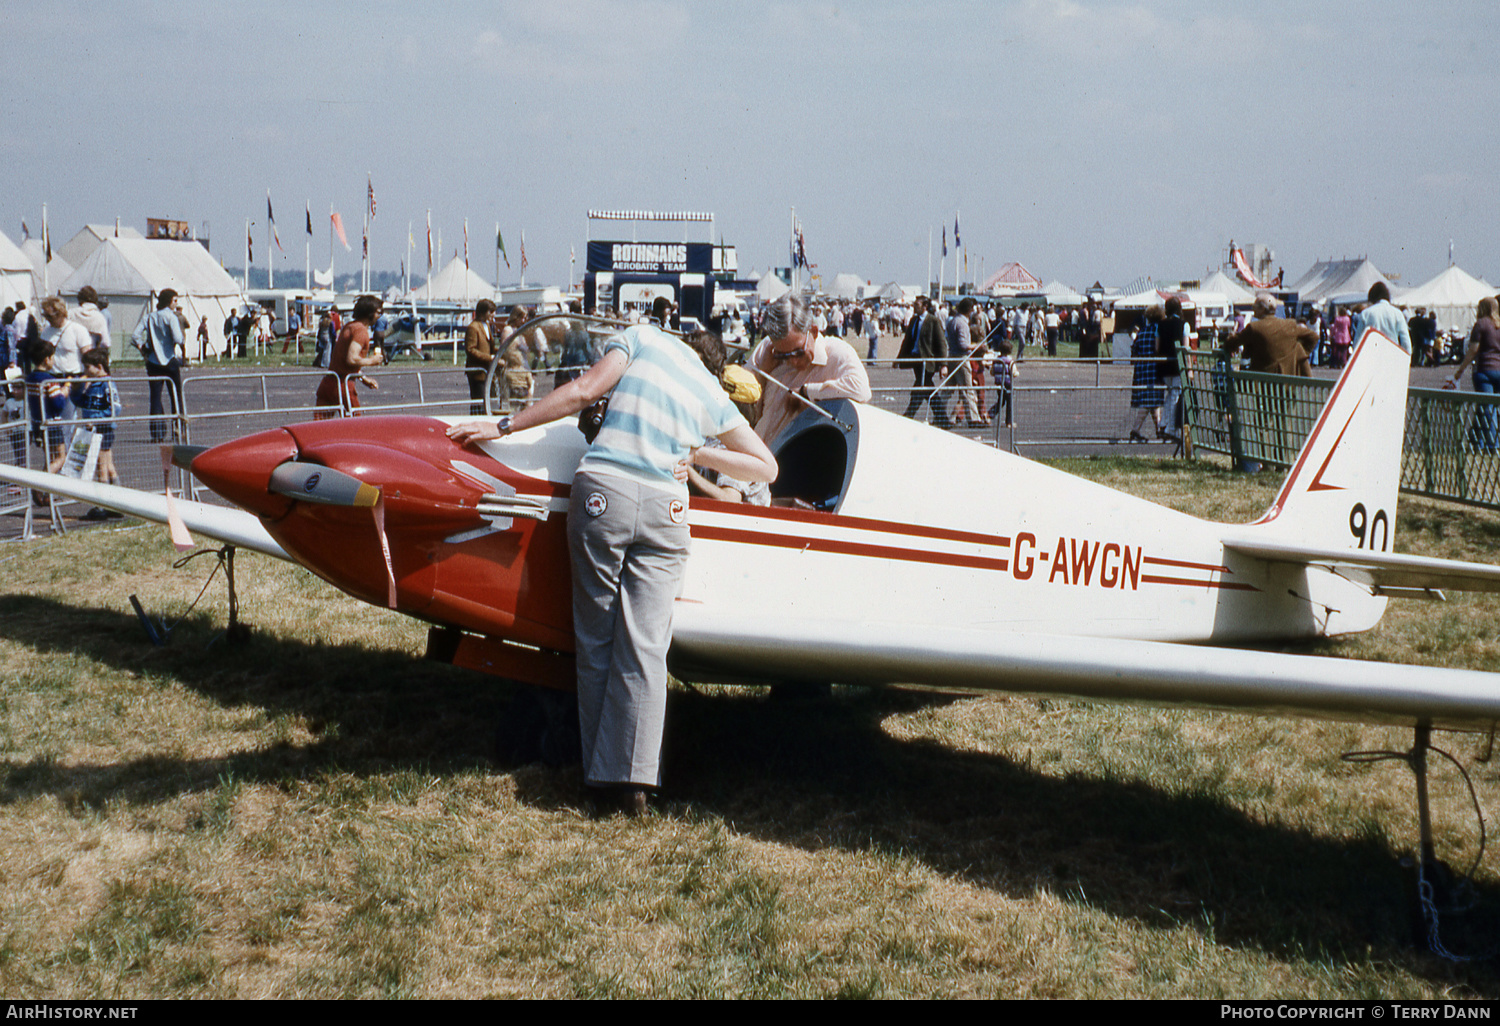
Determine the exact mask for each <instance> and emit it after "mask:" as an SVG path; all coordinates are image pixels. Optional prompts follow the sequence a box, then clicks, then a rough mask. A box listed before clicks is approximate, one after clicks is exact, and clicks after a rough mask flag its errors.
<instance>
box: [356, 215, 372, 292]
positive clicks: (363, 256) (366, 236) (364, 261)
mask: <svg viewBox="0 0 1500 1026" xmlns="http://www.w3.org/2000/svg"><path fill="white" fill-rule="evenodd" d="M359 291H361V292H369V291H370V206H369V203H368V202H366V204H365V217H364V227H363V228H362V229H361V230H360V236H359Z"/></svg>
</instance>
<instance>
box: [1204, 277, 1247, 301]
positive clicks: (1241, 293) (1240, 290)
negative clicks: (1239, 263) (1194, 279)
mask: <svg viewBox="0 0 1500 1026" xmlns="http://www.w3.org/2000/svg"><path fill="white" fill-rule="evenodd" d="M1198 291H1199V292H1217V293H1219V294H1220V295H1222V296H1224V297H1225V298H1227V299H1228V300H1229V302H1230V303H1232V304H1234V305H1235V306H1250V305H1251V304H1253V303H1254V302H1255V293H1254V292H1252V291H1250V290H1249V289H1247V288H1245V286H1244V285H1241V284H1240V283H1239V282H1237V281H1235V280H1234V279H1233V278H1231V277H1230V276H1229V275H1227V274H1225V273H1224V272H1223V271H1215V272H1214V273H1213V274H1210V275H1209V276H1208V277H1207V278H1204V279H1203V281H1201V282H1199V283H1198Z"/></svg>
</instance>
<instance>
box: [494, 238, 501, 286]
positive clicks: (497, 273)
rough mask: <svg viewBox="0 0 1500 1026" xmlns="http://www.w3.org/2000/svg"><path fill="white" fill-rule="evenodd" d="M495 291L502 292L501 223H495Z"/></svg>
mask: <svg viewBox="0 0 1500 1026" xmlns="http://www.w3.org/2000/svg"><path fill="white" fill-rule="evenodd" d="M495 291H496V292H497V293H498V292H499V291H500V222H499V221H496V222H495Z"/></svg>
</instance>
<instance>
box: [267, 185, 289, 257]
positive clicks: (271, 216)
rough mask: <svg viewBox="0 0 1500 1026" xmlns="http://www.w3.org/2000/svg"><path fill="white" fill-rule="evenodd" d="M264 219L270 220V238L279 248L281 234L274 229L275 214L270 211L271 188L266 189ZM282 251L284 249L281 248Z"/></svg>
mask: <svg viewBox="0 0 1500 1026" xmlns="http://www.w3.org/2000/svg"><path fill="white" fill-rule="evenodd" d="M266 220H267V221H270V222H271V238H272V239H274V240H276V248H277V249H281V236H280V235H279V234H277V231H276V215H275V214H273V213H272V212H271V190H270V189H267V190H266ZM281 251H282V252H283V253H285V252H286V250H284V249H281Z"/></svg>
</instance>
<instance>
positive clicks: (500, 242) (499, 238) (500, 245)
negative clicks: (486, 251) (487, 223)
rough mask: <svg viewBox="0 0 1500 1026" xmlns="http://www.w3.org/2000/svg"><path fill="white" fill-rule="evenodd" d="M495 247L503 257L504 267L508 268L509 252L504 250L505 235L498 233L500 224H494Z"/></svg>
mask: <svg viewBox="0 0 1500 1026" xmlns="http://www.w3.org/2000/svg"><path fill="white" fill-rule="evenodd" d="M495 248H496V249H498V250H499V251H500V255H501V256H503V257H504V258H505V269H506V270H507V271H508V270H510V254H509V253H507V252H505V236H504V235H501V234H500V226H499V225H498V224H497V225H495Z"/></svg>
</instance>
